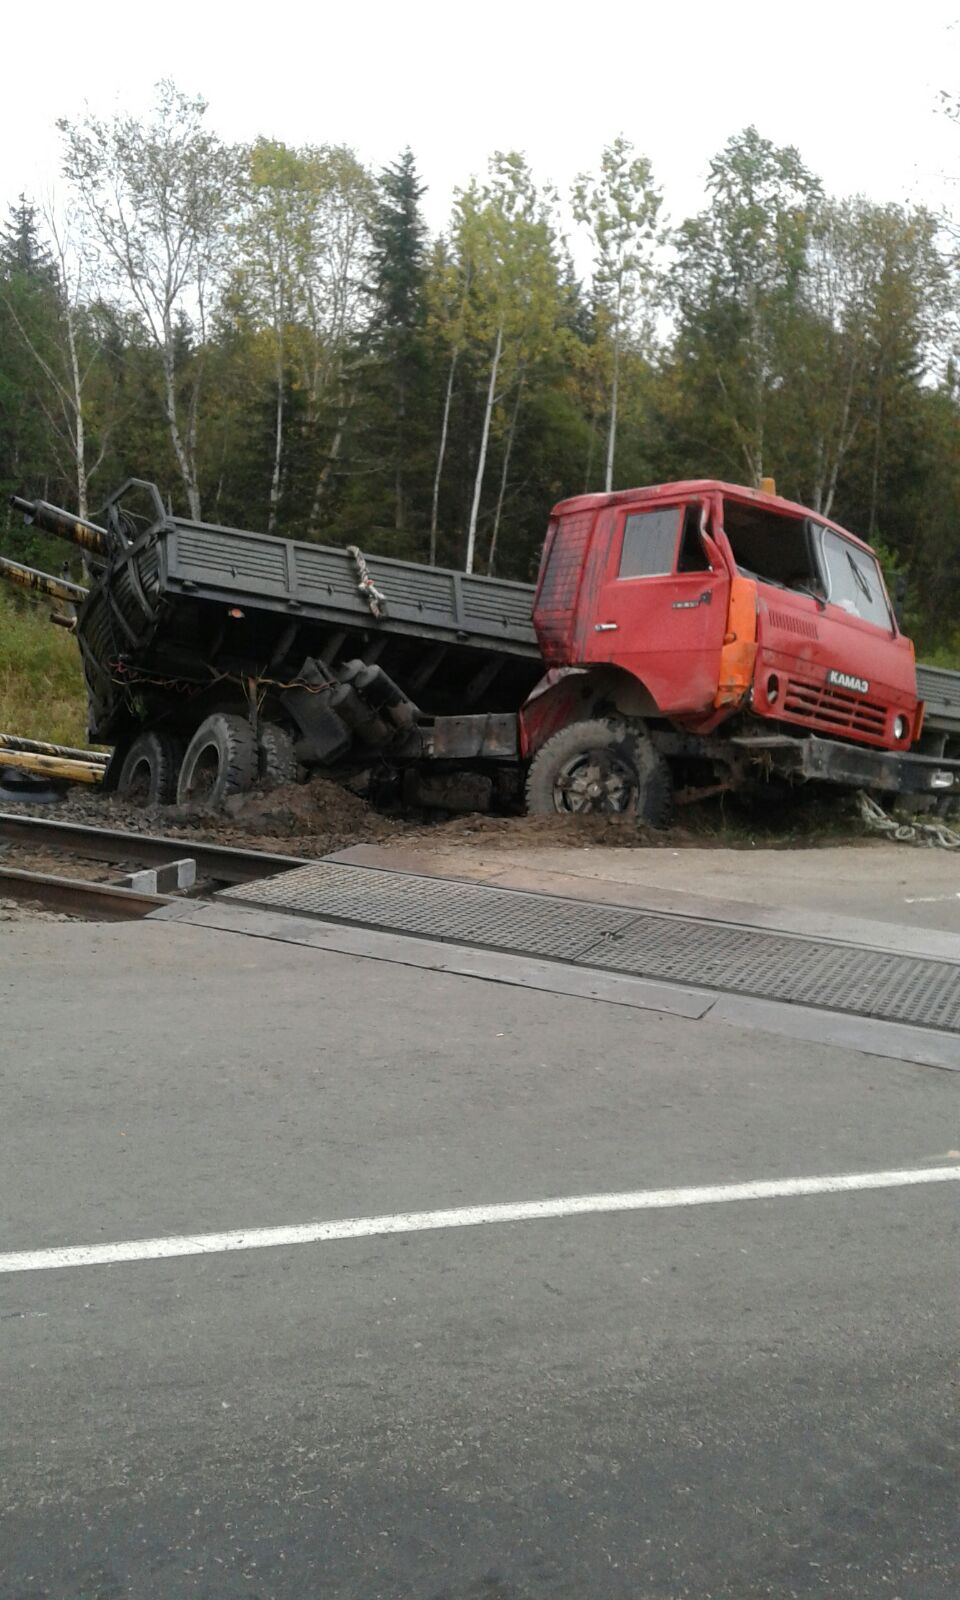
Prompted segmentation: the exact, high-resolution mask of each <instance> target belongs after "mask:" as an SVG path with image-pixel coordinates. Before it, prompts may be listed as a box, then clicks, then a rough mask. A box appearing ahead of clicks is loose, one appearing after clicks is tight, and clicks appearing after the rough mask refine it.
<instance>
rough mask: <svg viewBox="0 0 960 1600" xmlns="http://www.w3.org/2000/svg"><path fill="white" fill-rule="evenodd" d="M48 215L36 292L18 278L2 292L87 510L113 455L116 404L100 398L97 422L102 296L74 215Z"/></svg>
mask: <svg viewBox="0 0 960 1600" xmlns="http://www.w3.org/2000/svg"><path fill="white" fill-rule="evenodd" d="M44 220H45V223H46V231H47V236H48V241H49V242H48V244H47V245H46V246H45V248H44V251H43V269H42V272H41V273H39V274H36V273H35V274H34V279H33V283H32V285H31V288H32V292H31V293H29V294H28V295H27V296H26V297H24V296H22V295H21V296H18V295H17V294H16V293H14V292H13V285H12V284H11V283H10V282H4V283H2V284H0V297H2V299H3V302H4V305H5V308H6V310H7V314H8V316H9V318H10V321H11V323H12V325H13V328H14V329H15V331H16V334H17V337H18V338H19V340H20V342H21V344H22V345H23V348H24V350H25V351H26V352H27V353H28V355H29V356H30V358H31V360H32V362H33V363H34V366H35V369H36V374H37V379H38V384H37V388H36V390H35V394H36V401H37V404H38V405H39V407H40V410H41V412H42V414H43V416H44V418H45V420H46V423H47V426H48V428H49V437H50V441H51V445H52V448H53V451H54V453H55V455H56V457H57V459H58V462H59V464H60V470H61V472H62V475H63V477H64V478H65V479H66V480H67V481H69V482H71V483H72V484H73V487H74V492H75V495H76V504H77V514H78V515H79V516H81V517H86V516H87V515H88V513H89V487H90V480H91V478H92V477H93V476H94V474H95V473H96V472H97V469H98V468H99V467H100V466H101V464H102V462H103V459H104V456H105V454H106V450H107V445H108V442H109V437H110V428H111V424H112V415H111V412H112V409H113V408H112V406H111V405H110V404H109V403H108V404H107V405H106V406H104V405H103V404H102V403H101V406H100V408H99V415H98V419H97V426H96V428H95V429H92V428H91V417H90V411H91V390H92V389H93V388H94V387H95V385H96V382H97V379H98V377H99V376H100V373H99V371H98V367H99V365H100V363H99V357H100V353H101V352H100V340H99V337H98V329H97V321H96V317H95V315H94V314H93V312H92V309H91V304H90V302H91V301H93V300H94V299H95V284H94V281H93V273H92V271H91V263H90V260H89V258H88V257H87V256H86V255H85V253H84V251H83V249H82V248H81V247H80V246H79V243H78V240H77V238H76V237H75V230H74V228H73V221H74V219H73V218H71V216H70V215H69V214H67V215H65V216H64V217H62V218H58V216H57V215H56V212H55V211H54V209H53V207H52V206H51V207H49V208H48V209H47V210H46V212H45V213H44ZM38 302H39V303H38ZM38 313H39V314H38ZM101 390H102V386H101ZM100 398H101V401H102V400H103V395H102V392H101V396H100Z"/></svg>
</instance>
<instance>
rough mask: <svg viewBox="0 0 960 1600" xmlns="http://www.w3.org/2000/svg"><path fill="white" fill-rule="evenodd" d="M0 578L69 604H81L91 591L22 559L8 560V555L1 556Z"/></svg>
mask: <svg viewBox="0 0 960 1600" xmlns="http://www.w3.org/2000/svg"><path fill="white" fill-rule="evenodd" d="M0 578H5V579H6V581H7V583H15V584H16V585H17V586H18V588H21V589H32V590H33V591H34V592H35V593H36V594H46V595H49V596H50V597H51V599H53V600H65V601H66V602H67V604H68V605H79V604H80V601H81V600H86V598H87V594H88V592H89V591H88V590H87V589H85V588H84V587H83V585H82V584H80V583H69V582H68V581H67V579H66V578H55V577H54V576H53V573H52V572H38V571H37V569H36V567H25V566H24V565H23V563H22V562H21V561H8V560H7V558H6V556H0Z"/></svg>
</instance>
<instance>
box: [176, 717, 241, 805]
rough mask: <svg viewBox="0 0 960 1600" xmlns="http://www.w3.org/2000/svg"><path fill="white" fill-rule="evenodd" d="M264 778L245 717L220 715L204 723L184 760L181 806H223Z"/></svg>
mask: <svg viewBox="0 0 960 1600" xmlns="http://www.w3.org/2000/svg"><path fill="white" fill-rule="evenodd" d="M259 775H260V758H259V752H258V750H257V741H256V738H255V737H254V732H253V729H252V728H251V726H250V724H249V722H248V721H247V720H246V718H245V717H237V716H233V715H231V714H230V713H229V712H225V711H216V712H214V714H213V716H212V717H208V718H207V720H206V722H201V724H200V726H199V728H198V729H197V731H196V733H195V734H194V736H193V738H192V739H191V740H190V743H189V744H188V745H187V752H186V755H185V756H184V758H183V765H182V767H181V768H180V781H179V783H178V784H177V804H178V805H181V806H207V807H210V808H213V809H215V808H216V807H218V806H222V805H223V802H224V801H225V800H227V799H229V797H230V795H232V794H243V793H244V791H245V790H247V789H251V788H252V787H253V785H254V784H255V783H256V781H257V778H258V777H259Z"/></svg>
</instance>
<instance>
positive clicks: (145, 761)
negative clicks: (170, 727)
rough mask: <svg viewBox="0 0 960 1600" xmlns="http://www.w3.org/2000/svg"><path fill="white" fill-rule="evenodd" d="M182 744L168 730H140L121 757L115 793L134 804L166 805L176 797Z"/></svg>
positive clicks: (170, 803)
mask: <svg viewBox="0 0 960 1600" xmlns="http://www.w3.org/2000/svg"><path fill="white" fill-rule="evenodd" d="M182 757H183V745H182V743H181V742H180V740H179V739H174V738H172V737H171V735H170V734H169V733H155V732H149V733H140V734H138V735H137V737H136V738H135V739H134V741H133V744H132V745H131V746H130V749H129V750H128V751H127V753H126V755H125V756H124V758H123V765H122V767H121V768H120V776H119V778H118V779H117V794H118V795H119V796H120V798H121V800H126V801H128V802H129V804H130V805H134V806H168V805H172V803H173V801H174V800H175V799H176V798H177V777H178V774H179V772H180V762H181V759H182Z"/></svg>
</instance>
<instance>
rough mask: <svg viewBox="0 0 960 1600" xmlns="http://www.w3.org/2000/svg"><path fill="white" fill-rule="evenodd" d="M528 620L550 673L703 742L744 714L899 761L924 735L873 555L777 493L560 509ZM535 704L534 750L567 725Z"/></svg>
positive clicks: (676, 490) (648, 497) (620, 496)
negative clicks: (590, 684)
mask: <svg viewBox="0 0 960 1600" xmlns="http://www.w3.org/2000/svg"><path fill="white" fill-rule="evenodd" d="M533 621H534V626H535V629H536V632H537V638H538V640H539V643H540V647H541V650H542V652H543V655H544V657H545V659H546V661H547V663H548V665H550V666H551V667H554V668H559V667H562V668H576V669H579V673H578V676H580V677H581V678H583V677H584V676H586V678H587V679H588V680H589V679H591V678H594V679H596V681H597V683H598V684H599V685H600V686H601V687H602V688H603V691H604V693H605V695H606V697H607V699H608V700H609V701H612V703H613V704H614V705H615V706H616V708H617V709H618V710H621V711H623V712H624V713H625V714H627V715H632V716H641V717H645V718H647V719H648V720H649V719H663V720H664V721H666V722H668V723H669V724H671V725H672V726H673V727H675V728H678V727H679V728H682V729H685V730H688V731H689V732H690V733H693V734H699V735H708V734H710V733H712V732H713V731H714V730H715V729H717V728H718V727H719V726H720V724H721V723H726V722H728V721H729V719H731V718H732V717H735V716H737V715H740V716H748V717H750V718H759V719H762V720H763V721H765V722H766V723H767V724H768V726H769V724H771V723H776V724H780V725H783V726H784V727H786V728H790V727H791V726H792V727H793V728H794V729H795V730H799V729H801V728H802V729H807V730H809V731H810V732H811V733H814V734H818V735H820V736H824V737H827V738H839V739H843V740H845V741H850V742H853V743H855V744H860V745H868V746H873V747H875V748H880V749H884V750H890V751H906V750H908V749H909V748H910V745H911V743H912V741H913V740H914V739H915V738H916V737H917V736H918V734H919V725H920V719H921V717H922V707H921V706H919V705H918V700H917V689H916V672H915V665H914V653H913V646H912V644H911V642H910V640H909V639H907V638H906V637H905V636H904V635H903V634H902V633H901V632H900V629H899V627H898V625H897V622H896V618H895V616H894V612H893V607H892V606H891V604H890V600H889V597H888V594H887V591H886V587H885V585H884V581H883V577H882V574H881V571H880V567H879V563H878V562H877V559H876V556H875V555H874V554H873V552H872V550H871V549H870V547H869V546H868V545H866V544H865V543H864V542H863V541H862V540H861V539H858V538H856V537H855V536H854V535H853V534H850V533H848V532H847V531H846V530H845V529H844V528H841V527H840V526H839V525H838V524H837V523H835V522H831V521H830V519H829V518H827V517H823V516H821V515H819V514H817V513H814V512H812V511H810V510H809V509H807V508H806V507H804V506H800V505H796V504H794V503H793V502H791V501H789V500H784V499H781V498H780V497H778V496H777V495H775V494H770V493H765V492H762V491H759V490H755V489H748V488H744V487H742V486H739V485H735V484H727V483H721V482H718V481H716V480H713V479H702V480H699V479H698V480H692V481H688V482H683V483H669V484H659V485H657V486H655V487H652V488H642V489H629V490H624V491H621V492H618V493H616V494H594V495H580V496H577V497H576V498H573V499H570V500H564V501H561V502H560V504H559V505H557V506H555V508H554V510H553V513H552V516H551V520H550V526H549V529H548V533H547V539H546V543H545V545H544V551H543V557H542V561H541V566H540V575H539V580H538V583H537V589H536V596H535V600H534V608H533ZM580 692H581V694H582V693H583V688H582V686H581V690H580ZM535 705H536V702H533V703H532V705H531V707H530V708H529V709H528V712H527V715H526V724H527V744H528V748H533V747H534V746H535V745H536V744H538V743H539V742H540V740H541V738H542V737H543V736H544V735H548V733H549V732H550V731H551V725H552V726H553V727H555V726H557V725H558V719H559V718H560V717H561V715H563V716H565V715H567V714H568V713H566V712H563V713H561V712H560V708H559V706H557V707H556V708H555V712H551V711H550V710H548V705H547V704H544V705H543V707H542V710H541V712H540V713H539V715H538V713H537V712H536V710H535V709H534V708H535ZM760 731H762V730H760Z"/></svg>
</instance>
